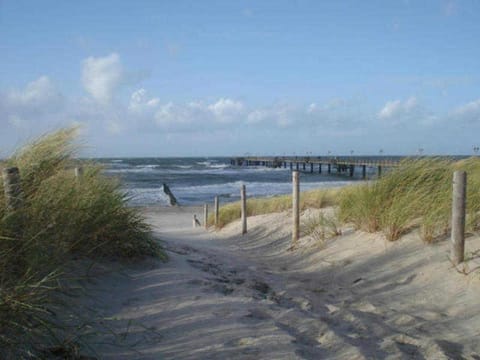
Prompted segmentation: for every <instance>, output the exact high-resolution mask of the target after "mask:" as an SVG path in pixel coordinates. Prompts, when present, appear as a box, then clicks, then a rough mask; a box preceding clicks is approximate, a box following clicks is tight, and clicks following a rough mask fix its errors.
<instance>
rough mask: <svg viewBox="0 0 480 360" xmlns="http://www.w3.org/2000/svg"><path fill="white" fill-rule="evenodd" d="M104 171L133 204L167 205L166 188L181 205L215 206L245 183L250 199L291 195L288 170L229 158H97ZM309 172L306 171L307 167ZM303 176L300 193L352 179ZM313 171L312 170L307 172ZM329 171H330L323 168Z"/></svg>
mask: <svg viewBox="0 0 480 360" xmlns="http://www.w3.org/2000/svg"><path fill="white" fill-rule="evenodd" d="M98 161H99V162H100V163H101V164H103V166H104V173H105V174H106V175H108V176H113V177H116V178H119V179H120V181H121V184H122V187H123V190H124V191H125V192H126V193H127V194H128V198H129V203H130V205H131V206H168V205H169V202H168V197H167V196H166V195H165V194H164V192H163V190H162V185H163V184H167V185H168V186H169V187H170V190H171V191H172V193H173V194H174V196H175V197H176V198H177V201H178V203H179V204H180V205H202V204H204V203H212V202H213V199H214V197H215V196H219V197H220V202H221V203H226V202H232V201H236V200H239V199H240V187H241V185H245V186H246V189H247V196H248V197H269V196H275V195H280V194H287V193H291V191H292V183H291V181H292V176H291V170H290V168H287V169H285V168H266V167H260V166H259V167H255V166H233V165H231V164H230V158H224V157H204V158H115V159H98ZM307 168H308V167H307ZM315 169H316V170H315V171H314V173H310V172H305V173H302V174H301V175H300V190H301V191H304V190H310V189H317V188H332V187H341V186H345V185H348V184H351V183H352V182H354V181H358V180H352V179H351V178H348V177H345V176H338V175H333V174H332V175H328V174H326V171H323V173H322V174H318V167H315ZM308 170H309V168H308ZM325 170H326V169H325Z"/></svg>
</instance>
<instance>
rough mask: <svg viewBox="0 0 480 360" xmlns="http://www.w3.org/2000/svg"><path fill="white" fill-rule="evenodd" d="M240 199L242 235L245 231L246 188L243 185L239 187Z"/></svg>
mask: <svg viewBox="0 0 480 360" xmlns="http://www.w3.org/2000/svg"><path fill="white" fill-rule="evenodd" d="M240 199H241V204H242V235H243V234H246V233H247V190H246V187H245V185H242V187H241V189H240Z"/></svg>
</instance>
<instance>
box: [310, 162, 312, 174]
mask: <svg viewBox="0 0 480 360" xmlns="http://www.w3.org/2000/svg"><path fill="white" fill-rule="evenodd" d="M310 172H311V173H313V163H311V164H310Z"/></svg>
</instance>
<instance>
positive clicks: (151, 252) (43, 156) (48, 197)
mask: <svg viewBox="0 0 480 360" xmlns="http://www.w3.org/2000/svg"><path fill="white" fill-rule="evenodd" d="M76 135H77V129H76V128H70V129H63V130H59V131H57V132H54V133H51V134H47V135H45V136H43V137H41V138H39V139H38V140H36V141H33V142H32V143H31V144H29V145H27V146H25V147H23V148H22V149H20V150H19V151H17V152H16V153H15V154H14V155H13V156H12V157H11V158H9V159H6V160H5V161H4V163H3V164H0V167H8V166H16V167H18V168H19V170H20V176H21V187H22V190H23V195H24V196H23V198H24V205H23V207H22V208H20V209H19V210H17V211H15V212H13V213H12V212H7V209H6V204H5V196H4V189H3V183H2V182H1V181H0V358H16V357H19V358H22V357H29V356H34V355H35V354H38V351H41V348H42V347H43V348H45V347H46V346H50V345H52V346H53V343H52V344H50V342H52V341H53V340H54V339H55V334H56V331H57V330H58V329H59V328H60V327H61V324H58V322H55V321H54V320H55V316H54V314H53V313H52V312H51V308H52V306H53V305H52V303H51V301H52V296H51V295H52V294H53V293H55V292H56V291H58V290H59V283H58V280H59V278H60V277H61V273H62V265H63V264H64V263H65V262H66V261H68V259H70V258H72V257H77V258H78V257H87V258H89V259H95V260H98V259H102V258H119V259H124V260H129V261H131V260H132V259H133V260H134V259H140V258H143V257H145V256H162V255H163V253H162V251H161V249H160V247H159V246H158V244H157V243H156V242H155V240H154V239H153V238H152V237H151V232H150V228H149V226H148V225H147V224H146V223H145V221H144V219H143V218H142V216H141V215H140V213H139V212H138V210H137V209H135V208H131V207H128V206H127V197H126V195H125V194H123V193H122V192H121V191H120V188H119V183H118V182H117V181H115V180H113V179H111V178H107V177H105V176H103V175H102V173H101V168H100V167H99V166H98V165H96V164H94V163H90V162H85V161H83V162H80V161H78V160H76V159H75V154H76V152H77V150H78V145H77V144H76V142H75V138H76ZM78 165H81V166H82V167H83V169H84V174H83V176H82V177H81V178H76V177H75V175H74V167H75V166H78ZM31 354H33V355H31Z"/></svg>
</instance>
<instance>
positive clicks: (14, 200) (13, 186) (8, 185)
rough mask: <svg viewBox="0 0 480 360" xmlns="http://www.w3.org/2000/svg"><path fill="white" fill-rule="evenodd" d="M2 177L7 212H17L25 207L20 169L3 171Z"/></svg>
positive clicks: (14, 168) (13, 168) (12, 168)
mask: <svg viewBox="0 0 480 360" xmlns="http://www.w3.org/2000/svg"><path fill="white" fill-rule="evenodd" d="M2 177H3V188H4V192H5V205H6V208H7V210H8V211H15V210H18V209H20V208H21V207H22V206H23V195H22V188H21V184H20V172H19V171H18V168H17V167H11V168H5V169H3V171H2Z"/></svg>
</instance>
